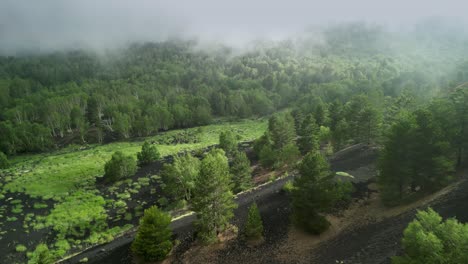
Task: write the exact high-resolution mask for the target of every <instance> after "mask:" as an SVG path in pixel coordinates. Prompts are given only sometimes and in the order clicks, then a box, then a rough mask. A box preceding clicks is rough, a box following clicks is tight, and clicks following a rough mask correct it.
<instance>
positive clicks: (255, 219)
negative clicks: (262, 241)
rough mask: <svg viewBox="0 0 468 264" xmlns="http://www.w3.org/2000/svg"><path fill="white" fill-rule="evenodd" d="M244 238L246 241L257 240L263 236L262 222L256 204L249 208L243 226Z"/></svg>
mask: <svg viewBox="0 0 468 264" xmlns="http://www.w3.org/2000/svg"><path fill="white" fill-rule="evenodd" d="M245 236H246V237H247V239H252V240H255V239H259V238H261V237H262V236H263V222H262V217H261V215H260V211H259V210H258V207H257V203H255V202H254V203H252V205H251V206H250V207H249V213H248V215H247V223H246V224H245Z"/></svg>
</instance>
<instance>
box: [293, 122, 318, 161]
mask: <svg viewBox="0 0 468 264" xmlns="http://www.w3.org/2000/svg"><path fill="white" fill-rule="evenodd" d="M297 135H298V136H299V138H298V140H297V145H298V146H299V149H300V150H301V153H302V154H306V153H308V152H309V151H311V150H318V149H319V138H318V136H319V127H318V126H317V124H316V123H315V119H314V117H313V116H312V115H308V116H307V117H306V118H305V119H304V121H303V122H302V124H301V126H300V129H299V131H298V133H297Z"/></svg>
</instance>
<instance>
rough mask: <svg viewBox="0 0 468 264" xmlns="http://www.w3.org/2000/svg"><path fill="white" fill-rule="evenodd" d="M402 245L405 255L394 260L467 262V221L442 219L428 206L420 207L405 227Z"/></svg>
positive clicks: (402, 263)
mask: <svg viewBox="0 0 468 264" xmlns="http://www.w3.org/2000/svg"><path fill="white" fill-rule="evenodd" d="M402 245H403V249H404V255H403V256H398V257H394V258H393V259H392V263H393V264H419V263H428V264H432V263H446V264H458V263H468V254H467V246H468V224H463V223H460V222H458V221H457V220H456V219H448V220H446V221H443V220H442V217H441V216H440V215H439V214H437V212H435V211H434V210H432V209H431V208H429V209H428V210H427V211H419V212H418V213H417V214H416V219H415V220H413V222H411V223H410V224H409V225H408V227H407V228H406V229H405V231H404V236H403V239H402Z"/></svg>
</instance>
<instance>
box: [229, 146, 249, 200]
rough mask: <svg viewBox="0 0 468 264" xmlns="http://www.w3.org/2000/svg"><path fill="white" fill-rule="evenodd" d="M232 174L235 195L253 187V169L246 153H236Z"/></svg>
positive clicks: (231, 169) (232, 164) (233, 159)
mask: <svg viewBox="0 0 468 264" xmlns="http://www.w3.org/2000/svg"><path fill="white" fill-rule="evenodd" d="M230 172H231V176H232V181H233V185H234V186H233V191H234V193H239V192H242V191H245V190H247V189H249V188H251V187H252V185H253V184H252V169H251V168H250V160H249V159H248V158H247V155H246V154H245V152H242V151H236V152H234V154H233V158H232V162H231V167H230Z"/></svg>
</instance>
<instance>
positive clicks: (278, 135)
mask: <svg viewBox="0 0 468 264" xmlns="http://www.w3.org/2000/svg"><path fill="white" fill-rule="evenodd" d="M268 132H269V133H270V137H271V141H272V142H273V148H274V149H276V150H280V149H281V148H283V147H284V146H286V145H288V144H291V143H293V142H294V140H295V139H296V129H295V127H294V118H293V117H292V116H291V114H290V113H281V114H275V115H273V116H272V117H270V119H269V120H268Z"/></svg>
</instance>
